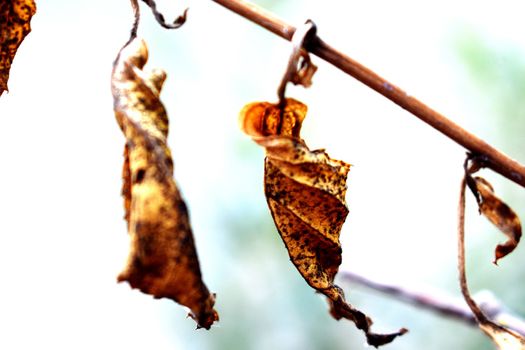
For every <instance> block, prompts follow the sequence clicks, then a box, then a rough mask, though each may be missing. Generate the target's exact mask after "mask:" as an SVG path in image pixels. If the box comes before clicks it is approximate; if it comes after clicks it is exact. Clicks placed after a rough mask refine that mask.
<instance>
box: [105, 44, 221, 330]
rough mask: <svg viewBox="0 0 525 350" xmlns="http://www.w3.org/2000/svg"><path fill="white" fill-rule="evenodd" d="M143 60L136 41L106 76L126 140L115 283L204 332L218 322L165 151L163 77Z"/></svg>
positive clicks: (143, 47) (143, 51)
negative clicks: (173, 306) (173, 308)
mask: <svg viewBox="0 0 525 350" xmlns="http://www.w3.org/2000/svg"><path fill="white" fill-rule="evenodd" d="M147 58H148V54H147V48H146V44H145V43H144V42H143V41H142V40H138V39H134V40H133V41H132V42H131V43H130V44H129V45H128V46H127V47H125V48H124V49H123V50H122V51H121V53H120V54H119V57H118V59H117V61H116V62H115V66H114V69H113V75H112V92H113V98H114V109H115V116H116V119H117V121H118V124H119V126H120V128H121V130H122V132H123V133H124V135H125V137H126V147H125V151H124V155H125V160H124V167H123V189H122V193H123V196H124V207H125V212H126V214H125V217H126V220H127V222H128V231H129V235H130V240H131V247H130V253H129V257H128V262H127V264H126V267H125V268H124V270H123V271H122V272H121V273H120V275H119V276H118V281H128V282H129V284H130V285H131V287H132V288H138V289H140V290H141V291H142V292H144V293H147V294H151V295H153V296H154V297H155V298H169V299H172V300H174V301H176V302H178V303H179V304H182V305H184V306H186V307H188V308H189V309H190V310H191V313H190V316H192V318H194V319H195V320H196V322H197V324H198V327H203V328H206V329H209V328H210V326H211V325H212V324H213V322H214V321H216V320H218V315H217V312H216V311H215V310H214V309H213V305H214V303H215V296H214V295H213V294H210V292H209V291H208V288H207V287H206V285H205V284H204V283H203V282H202V277H201V271H200V267H199V261H198V257H197V252H196V249H195V245H194V241H193V234H192V230H191V227H190V223H189V215H188V210H187V208H186V204H185V203H184V201H183V199H182V197H181V194H180V192H179V190H178V188H177V185H176V183H175V181H174V179H173V161H172V158H171V152H170V149H169V148H168V146H167V144H166V141H167V140H166V139H167V135H168V116H167V113H166V110H165V109H164V106H163V104H162V103H161V101H160V99H159V94H160V90H161V88H162V84H163V82H164V80H165V78H166V75H165V73H164V72H163V71H160V70H153V71H151V72H144V71H143V67H144V65H145V64H146V61H147Z"/></svg>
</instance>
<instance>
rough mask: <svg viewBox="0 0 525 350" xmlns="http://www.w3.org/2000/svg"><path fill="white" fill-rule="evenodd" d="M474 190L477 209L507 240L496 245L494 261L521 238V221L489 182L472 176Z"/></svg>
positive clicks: (509, 251)
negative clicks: (474, 185)
mask: <svg viewBox="0 0 525 350" xmlns="http://www.w3.org/2000/svg"><path fill="white" fill-rule="evenodd" d="M474 181H475V183H476V190H477V192H478V194H479V198H480V203H479V211H480V212H481V213H482V214H483V215H484V216H485V217H486V218H487V219H488V220H489V221H490V222H492V223H493V224H494V225H495V226H496V227H497V228H498V229H499V230H500V231H501V232H503V234H505V235H506V236H507V238H508V239H507V241H506V242H505V243H502V244H498V245H497V246H496V250H495V252H494V263H495V264H497V263H498V260H499V259H501V258H503V257H505V256H506V255H508V254H510V253H511V252H512V251H513V250H514V249H515V248H516V247H517V246H518V243H519V241H520V238H521V222H520V219H519V217H518V215H516V213H515V212H514V210H512V208H511V207H509V206H508V205H507V204H506V203H505V202H503V201H502V200H501V199H499V198H498V197H496V195H495V194H494V189H493V188H492V186H491V184H490V183H489V182H488V181H487V180H485V179H484V178H482V177H479V176H476V177H474Z"/></svg>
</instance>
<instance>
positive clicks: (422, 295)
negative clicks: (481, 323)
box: [338, 271, 525, 335]
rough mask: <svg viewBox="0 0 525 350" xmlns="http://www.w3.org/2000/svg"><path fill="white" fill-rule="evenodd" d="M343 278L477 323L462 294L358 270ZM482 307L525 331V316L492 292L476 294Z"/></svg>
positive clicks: (491, 315)
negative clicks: (380, 278) (395, 282)
mask: <svg viewBox="0 0 525 350" xmlns="http://www.w3.org/2000/svg"><path fill="white" fill-rule="evenodd" d="M338 276H339V278H342V280H343V281H346V282H349V283H353V284H356V285H360V286H364V287H366V288H370V289H373V290H375V291H379V292H381V293H384V294H386V295H388V296H391V297H394V298H396V299H398V300H400V301H403V302H405V303H408V304H411V305H416V306H418V307H420V308H423V309H426V310H429V311H432V312H436V313H439V314H441V315H444V316H447V317H450V318H453V319H456V320H459V321H463V322H466V323H468V324H469V325H471V326H474V327H477V322H476V319H475V317H474V314H473V313H472V311H471V310H470V308H469V307H468V305H467V304H466V303H465V301H464V300H463V299H462V298H458V297H453V296H451V295H449V294H447V293H445V292H442V291H436V290H424V291H423V290H421V289H409V288H406V287H401V286H397V285H392V284H387V283H383V282H379V281H375V280H373V279H370V278H367V277H364V276H362V275H359V274H357V273H355V272H351V271H341V272H339V274H338ZM475 298H476V300H477V302H478V304H479V307H480V308H481V310H482V311H483V313H484V314H485V315H487V317H489V318H490V319H492V320H494V321H495V322H496V323H498V324H500V325H505V326H506V327H508V328H510V329H512V330H514V331H516V332H518V333H519V334H521V335H525V320H523V319H522V318H520V317H517V316H515V315H513V314H511V313H509V312H508V311H507V310H508V309H507V308H506V307H505V306H504V305H503V304H502V303H501V302H500V301H499V300H497V299H496V298H495V297H494V295H493V294H492V293H490V292H486V291H485V292H480V293H477V294H476V296H475Z"/></svg>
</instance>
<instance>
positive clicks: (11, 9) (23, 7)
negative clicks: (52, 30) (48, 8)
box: [0, 0, 36, 96]
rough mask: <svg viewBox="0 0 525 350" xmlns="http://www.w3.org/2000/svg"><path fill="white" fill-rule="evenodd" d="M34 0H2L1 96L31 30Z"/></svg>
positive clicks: (0, 18)
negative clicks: (17, 55) (22, 44)
mask: <svg viewBox="0 0 525 350" xmlns="http://www.w3.org/2000/svg"><path fill="white" fill-rule="evenodd" d="M35 12H36V5H35V1H34V0H0V96H1V95H2V94H3V93H4V91H6V90H8V89H7V81H8V80H9V71H10V69H11V63H12V62H13V59H14V57H15V54H16V51H17V50H18V47H19V46H20V44H21V43H22V41H23V40H24V38H25V37H26V35H27V34H29V32H30V31H31V26H30V23H29V22H30V21H31V17H33V15H34V14H35Z"/></svg>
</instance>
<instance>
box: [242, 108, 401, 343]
mask: <svg viewBox="0 0 525 350" xmlns="http://www.w3.org/2000/svg"><path fill="white" fill-rule="evenodd" d="M285 103H286V104H285V106H284V108H283V109H280V108H279V106H278V105H276V104H271V103H268V102H256V103H251V104H249V105H247V106H246V107H244V109H243V110H242V111H241V115H240V120H239V121H240V126H241V129H242V130H243V131H244V132H245V133H247V134H248V135H250V136H251V137H252V138H253V139H254V141H255V142H257V143H258V144H259V145H261V146H263V147H265V149H266V160H265V174H264V179H265V194H266V199H267V202H268V206H269V208H270V211H271V213H272V216H273V219H274V221H275V225H276V226H277V229H278V231H279V233H280V235H281V238H282V239H283V241H284V244H285V245H286V248H287V249H288V253H289V255H290V259H291V261H292V262H293V264H294V265H295V267H296V268H297V269H298V270H299V272H300V273H301V275H302V276H303V278H304V279H305V280H306V282H307V283H308V284H309V285H310V286H311V287H312V288H315V289H316V290H317V291H318V292H320V293H323V294H324V295H326V296H327V297H328V298H329V301H330V305H331V314H332V315H333V317H334V318H336V319H341V318H346V319H349V320H351V321H353V322H354V323H355V324H356V326H357V327H358V328H359V329H362V330H363V331H364V332H365V333H366V336H367V341H368V343H369V344H370V345H373V346H376V347H377V346H379V345H383V344H386V343H389V342H391V341H392V340H393V339H394V338H395V337H397V336H398V335H401V334H403V333H405V332H406V330H405V329H402V330H400V331H399V332H396V333H393V334H375V333H372V332H371V331H370V326H371V325H372V321H371V320H370V319H369V318H368V317H367V316H366V315H365V314H364V313H362V312H361V311H359V310H357V309H355V308H353V307H352V306H351V305H350V304H348V303H347V302H346V300H345V297H344V294H343V291H342V290H341V288H339V287H338V286H336V285H335V284H334V283H333V282H334V277H335V275H336V274H337V271H338V269H339V265H340V264H341V253H342V251H341V245H340V243H339V235H340V232H341V227H342V225H343V223H344V221H345V219H346V216H347V214H348V209H347V207H346V203H345V194H346V177H347V174H348V171H349V170H350V165H349V164H346V163H344V162H342V161H339V160H334V159H331V158H330V157H329V156H328V154H326V152H325V151H324V150H314V151H311V150H310V149H308V147H307V146H306V144H305V143H304V141H303V140H302V139H301V138H300V130H301V124H302V121H303V119H304V117H305V116H306V111H307V107H306V105H304V104H303V103H301V102H299V101H297V100H294V99H286V101H285Z"/></svg>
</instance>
